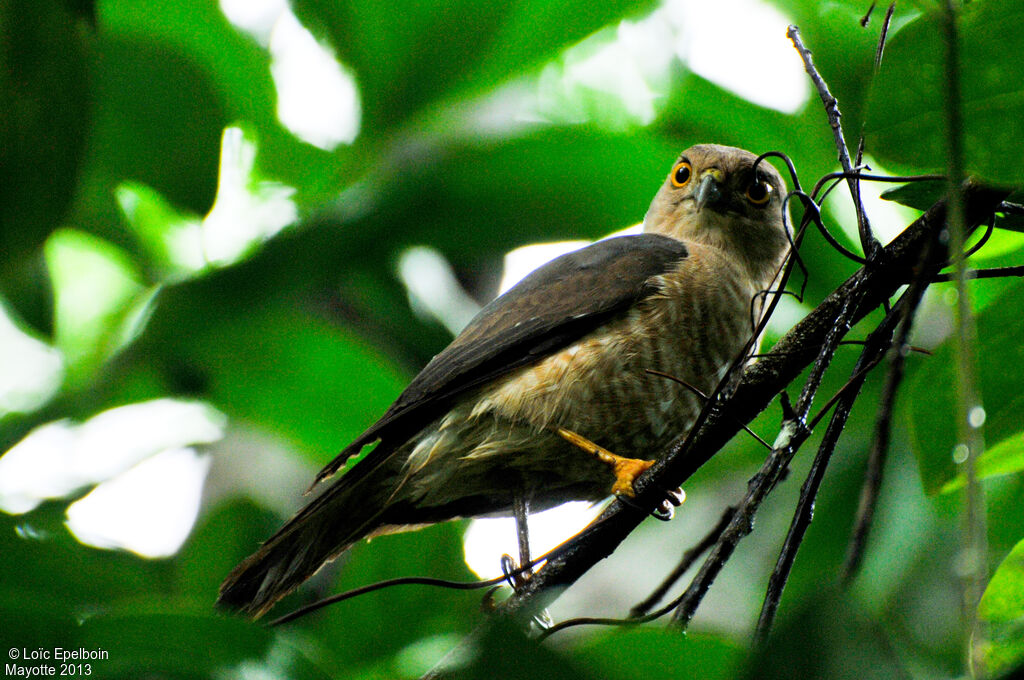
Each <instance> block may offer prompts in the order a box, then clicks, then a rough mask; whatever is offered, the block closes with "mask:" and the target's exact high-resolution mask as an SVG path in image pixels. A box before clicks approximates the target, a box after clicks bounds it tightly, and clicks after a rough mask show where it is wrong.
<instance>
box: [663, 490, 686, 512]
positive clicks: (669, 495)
mask: <svg viewBox="0 0 1024 680" xmlns="http://www.w3.org/2000/svg"><path fill="white" fill-rule="evenodd" d="M665 498H666V500H667V501H668V502H669V503H671V504H672V505H674V506H676V507H677V508H678V507H679V506H680V505H682V504H683V503H684V502H686V492H685V491H683V489H682V488H681V487H680V488H678V489H672V490H671V491H666V492H665Z"/></svg>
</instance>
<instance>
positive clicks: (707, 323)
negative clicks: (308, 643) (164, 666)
mask: <svg viewBox="0 0 1024 680" xmlns="http://www.w3.org/2000/svg"><path fill="white" fill-rule="evenodd" d="M755 160H756V157H755V156H754V154H751V153H750V152H748V151H744V150H742V149H737V148H733V147H725V146H716V145H709V144H702V145H698V146H694V147H691V148H689V149H687V150H686V151H684V152H683V154H682V155H681V156H680V157H679V159H678V160H677V161H676V163H675V164H674V165H673V167H672V170H671V171H670V172H669V175H668V177H667V178H666V180H665V182H664V184H662V186H661V189H660V190H659V191H658V193H657V195H656V196H655V197H654V201H653V202H652V204H651V207H650V209H649V210H648V212H647V215H646V217H645V219H644V233H643V234H638V235H635V236H623V237H619V238H612V239H607V240H604V241H599V242H597V243H595V244H593V245H591V246H588V247H586V248H583V249H581V250H578V251H576V252H573V253H569V254H567V255H564V256H562V257H560V258H557V259H555V260H553V261H551V262H549V263H548V264H546V265H544V266H543V267H541V268H539V269H538V270H536V271H535V272H533V273H532V274H530V275H529V276H527V277H526V278H525V279H523V280H522V281H521V282H520V283H519V284H518V285H517V286H515V287H514V288H512V289H511V290H509V291H508V292H507V293H505V294H504V295H502V296H501V297H499V298H497V299H496V300H494V301H493V302H491V303H490V304H488V305H487V306H486V307H484V308H483V310H481V311H480V313H479V314H478V315H477V316H476V318H474V319H473V320H472V321H471V322H470V323H469V325H468V326H467V327H466V328H465V330H463V331H462V333H461V334H459V336H458V337H457V338H455V340H454V341H453V342H452V343H451V344H450V345H449V346H448V347H447V348H445V349H444V351H442V352H441V353H440V354H438V355H437V356H435V357H434V358H433V360H431V361H430V363H428V364H427V365H426V367H425V368H424V369H423V370H422V371H421V372H420V374H419V375H417V376H416V378H415V379H414V380H413V381H412V383H411V384H410V385H409V387H408V388H406V390H405V391H404V392H403V393H402V394H401V395H400V396H399V397H398V399H397V400H396V401H395V403H394V404H392V405H391V407H390V408H389V409H388V411H387V412H386V413H385V414H384V415H383V417H381V419H380V420H378V421H377V422H376V423H375V424H373V425H372V426H371V427H370V428H369V429H368V430H366V431H365V432H364V433H363V434H362V435H360V436H359V437H358V438H357V439H356V440H355V441H354V442H352V443H351V444H350V445H349V446H348V447H346V448H345V449H344V450H343V451H342V452H341V454H340V455H339V456H338V457H337V458H336V459H335V460H334V461H333V462H332V463H330V464H329V465H328V466H327V467H326V468H324V470H323V471H321V472H320V474H319V475H318V476H317V478H316V481H315V482H314V486H315V485H317V484H319V483H321V482H323V481H325V480H327V479H328V478H329V477H331V476H332V475H334V474H335V473H336V472H337V471H338V470H339V469H340V468H341V467H342V466H343V465H344V463H345V461H346V460H347V459H348V458H349V457H350V456H353V455H355V454H358V453H359V452H360V451H361V450H362V449H363V447H365V446H367V445H370V444H372V443H374V442H376V443H377V445H376V448H374V449H373V450H372V451H370V452H369V453H368V454H367V455H366V457H365V458H364V459H363V460H361V461H360V462H359V463H358V464H356V465H355V466H354V467H352V469H350V470H349V471H348V472H346V473H345V474H344V475H343V476H342V477H341V478H340V479H338V480H337V481H335V482H333V483H332V484H331V485H330V486H329V487H327V488H326V490H324V491H323V492H322V493H321V494H320V495H319V496H318V497H317V498H315V499H314V500H313V501H311V502H310V503H309V504H308V505H307V506H306V507H305V508H303V509H302V510H301V511H299V512H298V513H297V514H296V515H295V516H294V517H293V518H292V519H290V520H289V521H288V522H287V523H286V524H285V525H284V526H283V527H282V528H281V529H280V530H279V531H278V532H277V533H276V534H274V535H273V536H271V537H270V539H268V540H267V541H266V542H265V543H264V544H263V545H262V546H261V547H260V549H259V550H258V551H257V552H256V553H255V554H253V555H252V556H250V557H249V558H247V559H246V560H245V561H243V562H242V563H241V564H239V565H238V567H236V568H235V570H234V571H233V572H232V573H231V574H230V575H229V576H228V577H227V579H226V580H225V581H224V584H223V585H222V586H221V591H220V599H219V600H218V603H219V604H220V605H222V606H225V607H228V608H231V609H238V610H241V611H243V612H246V613H248V614H250V615H256V616H258V615H261V614H263V613H264V612H266V611H267V610H268V609H270V607H271V606H273V604H274V603H275V602H277V600H279V599H280V598H281V597H283V596H284V595H286V594H287V593H289V592H290V591H291V590H293V589H294V588H295V587H296V586H298V585H299V584H301V583H302V582H304V581H305V580H306V579H308V578H309V577H310V576H312V575H313V574H314V573H315V572H316V571H317V570H318V569H319V568H320V567H321V566H322V565H323V564H324V563H326V562H328V561H330V560H331V559H333V558H335V557H337V556H338V555H339V554H340V553H341V552H343V551H344V550H345V549H347V548H348V547H350V546H351V545H352V544H353V543H355V542H357V541H359V540H361V539H363V538H366V537H369V536H376V535H380V534H385V533H390V532H394V531H401V530H404V529H408V528H413V527H417V526H421V525H425V524H432V523H435V522H442V521H445V520H449V519H453V518H457V517H475V516H481V515H495V514H505V515H507V514H510V513H511V511H512V507H513V502H514V501H515V499H516V498H517V497H518V498H520V499H523V500H526V501H527V502H528V503H529V506H530V507H531V509H535V510H540V509H543V508H546V507H551V506H554V505H557V504H560V503H564V502H566V501H570V500H599V499H601V498H603V497H605V496H607V495H608V493H609V489H610V487H612V490H613V491H614V492H615V493H618V494H625V495H631V494H632V481H633V479H634V477H635V476H636V475H637V474H639V473H640V472H642V471H643V470H645V469H646V468H647V467H648V466H649V465H650V462H649V461H648V460H647V459H649V458H650V457H651V456H655V455H658V454H659V453H660V452H661V451H663V449H664V448H665V447H666V445H667V444H668V443H669V442H670V441H671V440H672V439H673V438H675V437H676V436H678V435H680V434H682V433H684V432H685V431H686V430H687V429H688V428H689V427H690V426H691V425H692V423H693V421H694V418H695V417H696V415H697V413H698V412H699V410H700V407H701V404H700V403H699V400H698V398H697V397H695V396H694V395H693V394H692V393H691V392H690V391H689V390H687V389H686V388H684V387H683V386H682V385H680V384H678V383H677V382H675V381H672V380H667V379H665V378H664V377H661V376H657V375H652V374H651V373H649V372H648V369H652V370H655V371H659V372H662V373H666V374H669V375H671V376H675V377H678V378H679V379H681V380H683V381H685V382H687V383H689V384H690V385H693V386H696V387H697V388H699V389H701V390H702V391H703V392H705V393H710V392H712V391H713V390H714V388H715V386H716V384H717V383H718V381H719V380H720V378H721V377H722V376H723V374H724V373H725V371H726V369H727V368H728V366H729V364H730V363H731V362H732V361H733V360H734V359H735V358H736V357H737V356H738V355H739V354H740V353H741V352H743V351H744V347H745V346H748V344H747V343H748V341H750V340H751V336H752V334H753V333H754V325H755V322H756V321H757V320H758V317H759V316H760V307H761V305H760V302H759V300H762V299H763V298H761V297H759V293H760V292H761V291H764V290H766V289H768V288H769V287H770V286H771V284H772V282H773V280H775V279H776V277H777V275H778V273H779V271H780V269H781V266H782V263H783V260H784V259H785V257H786V254H787V252H788V243H789V241H788V238H787V234H786V231H785V230H786V226H785V223H784V221H783V217H782V215H783V213H782V210H783V207H782V203H783V197H784V195H785V185H784V183H783V181H782V178H781V177H780V176H779V174H778V173H777V172H776V171H775V169H774V168H772V167H771V166H770V165H769V164H768V163H766V162H761V163H759V164H758V165H757V167H756V169H755V168H754V161H755ZM756 344H757V342H756V341H755V342H754V343H753V345H751V346H749V347H753V349H749V350H748V351H756ZM595 445H596V446H595ZM597 447H601V448H602V449H603V450H604V451H602V452H601V455H599V456H596V455H592V454H593V452H594V451H595V449H596V448H597ZM581 449H586V450H587V451H584V450H581ZM620 456H621V457H620ZM609 465H611V467H612V470H611V471H610V470H609ZM611 472H614V477H613V475H612V474H610V473H611ZM613 479H614V484H612V481H613Z"/></svg>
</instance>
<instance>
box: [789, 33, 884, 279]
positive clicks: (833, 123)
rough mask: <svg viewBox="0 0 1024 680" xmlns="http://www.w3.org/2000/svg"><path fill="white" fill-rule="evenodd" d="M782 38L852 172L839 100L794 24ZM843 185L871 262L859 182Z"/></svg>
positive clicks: (874, 245)
mask: <svg viewBox="0 0 1024 680" xmlns="http://www.w3.org/2000/svg"><path fill="white" fill-rule="evenodd" d="M786 37H788V38H789V39H790V40H791V41H792V43H793V47H795V48H796V51H797V52H799V53H800V58H801V59H802V60H803V62H804V70H806V71H807V75H808V76H810V78H811V82H813V83H814V87H815V88H816V89H817V90H818V96H819V97H821V102H822V104H824V105H825V114H826V115H827V116H828V123H829V126H830V127H831V128H832V135H833V137H834V138H835V143H836V151H837V152H838V155H839V164H840V165H841V166H842V168H843V170H845V171H846V172H848V173H853V171H854V170H853V162H852V161H851V160H850V151H849V147H847V146H846V139H844V137H843V126H842V123H841V122H840V118H841V117H842V113H840V111H839V102H838V101H837V100H836V98H835V97H834V96H832V93H831V92H830V91H829V89H828V85H827V84H826V83H825V80H824V78H822V77H821V74H820V73H818V69H817V68H816V67H815V66H814V60H813V59H812V57H811V51H810V50H809V49H807V47H806V46H805V45H804V42H803V40H802V39H801V38H800V29H798V28H797V27H796V26H790V27H789V28H788V29H787V31H786ZM847 184H848V185H849V187H850V195H851V196H852V197H853V204H854V207H855V208H856V210H857V233H858V234H860V243H861V248H862V249H863V251H864V256H865V257H866V258H867V259H868V260H872V261H873V260H874V258H875V257H877V254H878V252H879V250H880V248H881V244H879V243H878V241H877V240H876V239H875V237H874V235H873V234H872V233H871V224H870V222H868V216H867V214H866V213H865V212H864V202H863V201H862V200H861V196H860V185H859V184H858V182H857V179H856V177H849V178H847Z"/></svg>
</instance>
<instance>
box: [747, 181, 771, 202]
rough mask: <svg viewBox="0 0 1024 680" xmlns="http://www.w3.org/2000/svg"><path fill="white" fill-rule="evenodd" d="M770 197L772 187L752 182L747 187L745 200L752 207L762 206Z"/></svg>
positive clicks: (763, 183)
mask: <svg viewBox="0 0 1024 680" xmlns="http://www.w3.org/2000/svg"><path fill="white" fill-rule="evenodd" d="M771 197H772V185H771V184H768V182H753V183H751V185H750V186H749V187H747V200H748V201H750V202H751V203H753V204H754V205H764V204H765V203H767V202H768V200H769V199H770V198H771Z"/></svg>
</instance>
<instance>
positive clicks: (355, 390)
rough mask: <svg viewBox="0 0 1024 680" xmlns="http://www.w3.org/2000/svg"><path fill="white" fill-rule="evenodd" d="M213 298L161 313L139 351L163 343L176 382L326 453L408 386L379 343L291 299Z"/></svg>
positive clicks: (160, 355) (159, 350) (160, 348)
mask: <svg viewBox="0 0 1024 680" xmlns="http://www.w3.org/2000/svg"><path fill="white" fill-rule="evenodd" d="M180 288H183V289H185V290H187V289H188V288H187V287H180ZM206 302H207V303H208V305H207V306H205V307H199V306H198V305H195V304H194V301H193V307H192V308H191V309H189V310H188V311H189V312H190V313H189V315H188V316H187V317H178V318H177V319H173V320H172V319H168V318H166V317H164V318H162V319H160V320H157V319H156V318H154V320H153V325H154V328H152V332H151V333H150V334H149V335H148V336H147V337H146V338H144V339H143V340H144V341H145V345H144V347H142V348H140V351H141V352H142V353H143V354H144V353H145V352H155V353H156V354H155V355H150V356H151V357H152V358H153V359H155V360H156V361H157V362H158V363H160V364H162V366H161V368H163V370H165V371H168V372H169V373H170V378H171V380H172V382H175V381H177V382H180V387H185V386H188V387H191V389H192V390H196V391H200V392H203V393H205V394H207V395H208V397H209V398H210V400H211V401H213V402H214V403H215V404H216V405H217V407H218V408H220V409H222V410H223V411H224V412H225V413H227V414H228V415H229V416H231V417H234V418H241V419H244V420H247V421H249V422H252V423H256V424H258V425H259V426H260V427H262V428H264V429H266V430H269V431H272V432H275V433H277V434H278V435H280V436H282V437H284V438H285V439H286V440H289V441H290V442H292V443H294V444H296V445H297V446H299V447H300V448H301V449H302V450H303V451H304V452H306V453H307V454H309V455H310V456H311V457H312V458H313V459H314V460H315V461H317V462H319V463H323V462H325V461H326V460H329V459H330V458H331V457H332V456H333V455H334V453H335V452H336V451H337V450H338V449H339V448H340V447H341V446H343V445H344V444H345V443H346V442H348V441H350V440H351V439H354V438H355V436H356V435H358V434H359V432H361V431H362V430H363V429H365V428H366V427H367V426H368V425H370V424H371V423H372V422H373V421H374V420H375V419H376V418H377V417H379V416H380V414H381V413H383V412H384V410H385V409H386V408H387V406H388V405H389V404H390V403H391V400H393V399H394V398H395V397H396V396H398V393H399V392H400V391H401V388H402V387H403V386H404V379H403V377H402V376H401V374H400V373H399V371H398V370H396V368H395V367H394V366H393V365H392V364H391V363H390V361H388V359H387V358H385V357H384V356H383V355H382V354H381V353H379V352H378V351H377V350H376V349H374V348H373V347H371V346H369V345H367V344H366V342H365V341H363V340H361V339H360V338H358V337H356V336H355V335H354V334H353V333H352V332H351V331H348V330H346V329H344V328H342V327H337V326H332V325H329V324H328V323H327V322H326V321H324V320H322V319H319V318H317V317H316V316H314V315H313V314H310V313H309V312H307V311H305V310H303V309H301V308H300V307H299V306H298V305H296V304H295V303H294V302H292V301H290V300H283V299H271V300H264V301H262V304H261V306H257V307H252V306H251V305H250V306H247V307H246V306H243V307H241V308H239V309H233V310H232V309H228V308H225V305H230V300H220V301H216V300H208V301H206ZM158 304H159V301H158ZM168 323H169V324H171V325H170V326H169V327H168V326H166V325H165V324H168ZM182 328H184V329H186V331H185V332H182V331H181V329H182Z"/></svg>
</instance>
